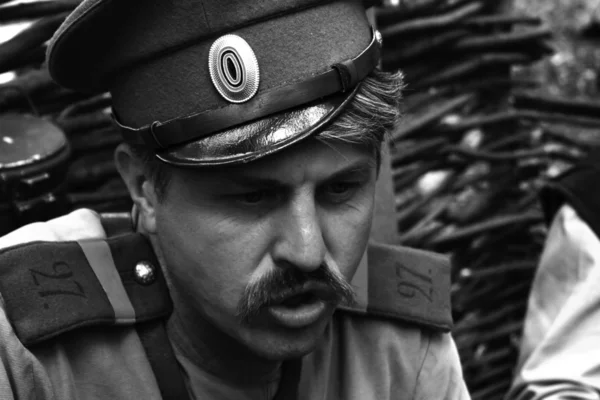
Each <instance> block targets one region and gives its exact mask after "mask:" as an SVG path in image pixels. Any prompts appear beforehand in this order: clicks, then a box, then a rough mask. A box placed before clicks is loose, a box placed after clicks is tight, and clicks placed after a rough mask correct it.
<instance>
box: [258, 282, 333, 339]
mask: <svg viewBox="0 0 600 400" xmlns="http://www.w3.org/2000/svg"><path fill="white" fill-rule="evenodd" d="M335 299H336V295H335V293H333V291H332V290H331V289H330V288H329V287H328V286H327V285H324V284H320V283H312V282H309V283H307V284H305V285H303V286H302V287H301V288H299V289H295V290H289V291H286V292H284V293H281V294H279V295H277V296H276V297H275V298H274V299H273V300H272V302H271V304H270V305H269V306H268V307H267V310H268V312H269V314H270V316H271V317H272V319H274V320H275V322H277V323H278V324H280V325H283V326H286V327H288V328H303V327H306V326H309V325H311V324H314V323H315V322H317V321H318V320H319V319H321V318H322V317H323V316H324V315H325V313H326V312H327V310H328V307H327V306H328V304H330V303H332V302H334V301H335Z"/></svg>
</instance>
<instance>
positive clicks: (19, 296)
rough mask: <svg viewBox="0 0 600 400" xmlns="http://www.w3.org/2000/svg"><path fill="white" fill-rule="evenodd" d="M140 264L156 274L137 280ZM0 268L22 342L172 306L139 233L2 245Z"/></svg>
mask: <svg viewBox="0 0 600 400" xmlns="http://www.w3.org/2000/svg"><path fill="white" fill-rule="evenodd" d="M140 263H143V265H144V266H146V270H147V271H148V270H151V273H152V274H154V275H153V276H150V279H146V280H145V281H142V280H140V279H137V278H136V276H137V275H136V273H135V269H136V266H138V264H140ZM0 266H1V268H0V293H1V294H2V298H3V300H4V306H5V309H6V313H7V315H8V318H9V319H10V321H11V323H12V324H13V327H14V330H15V333H16V334H17V336H18V337H19V339H20V340H21V342H22V343H23V344H25V345H26V346H31V345H34V344H37V343H40V342H42V341H45V340H48V339H51V338H53V337H56V336H58V335H60V334H62V333H63V332H67V331H71V330H74V329H77V328H79V327H85V326H94V325H132V324H134V323H137V322H143V321H149V320H153V319H162V318H165V317H167V316H168V315H170V313H171V311H172V303H171V299H170V296H169V293H168V290H167V286H166V283H165V280H164V278H163V276H162V273H161V270H160V267H159V266H158V262H157V260H156V258H155V255H154V252H153V250H152V247H151V246H150V244H149V242H148V241H147V239H146V238H145V237H143V236H142V235H140V234H127V235H121V236H118V237H116V238H112V239H107V240H84V241H79V242H32V243H26V244H22V245H18V246H14V247H9V248H6V249H2V250H0ZM146 277H147V278H148V276H146Z"/></svg>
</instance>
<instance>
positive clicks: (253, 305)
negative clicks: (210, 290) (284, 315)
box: [237, 264, 356, 323]
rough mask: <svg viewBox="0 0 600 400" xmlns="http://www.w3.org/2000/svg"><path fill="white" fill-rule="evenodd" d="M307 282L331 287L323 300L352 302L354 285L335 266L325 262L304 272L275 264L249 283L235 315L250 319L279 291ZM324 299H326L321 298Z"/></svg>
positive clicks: (275, 296) (280, 292)
mask: <svg viewBox="0 0 600 400" xmlns="http://www.w3.org/2000/svg"><path fill="white" fill-rule="evenodd" d="M308 282H315V283H320V284H324V285H326V286H327V287H328V288H329V290H330V291H331V296H328V298H327V299H326V301H328V302H330V303H333V304H336V305H337V304H346V305H349V306H350V305H352V304H355V302H356V300H355V293H354V288H353V287H352V285H350V283H348V282H347V281H346V280H345V279H344V277H343V276H342V275H341V274H340V273H339V272H337V271H336V270H333V269H331V268H330V267H329V266H327V264H323V265H321V267H319V268H318V269H316V270H314V271H310V272H304V271H302V270H300V269H299V268H295V267H289V268H275V269H273V270H271V271H270V272H269V273H268V274H267V275H265V277H264V278H262V279H261V280H259V281H258V282H255V283H251V284H249V285H248V286H247V287H246V288H245V289H244V292H243V294H242V297H241V298H240V301H239V302H238V307H237V317H238V318H239V319H240V320H241V321H242V322H245V323H249V322H250V321H251V320H252V318H253V317H255V316H256V315H257V314H258V313H259V312H260V310H261V309H262V308H264V307H268V306H269V305H271V304H273V303H274V302H275V301H277V299H278V298H279V299H281V294H282V293H285V292H289V291H290V290H294V289H300V288H301V287H302V286H303V285H304V284H306V283H308ZM323 300H325V299H323Z"/></svg>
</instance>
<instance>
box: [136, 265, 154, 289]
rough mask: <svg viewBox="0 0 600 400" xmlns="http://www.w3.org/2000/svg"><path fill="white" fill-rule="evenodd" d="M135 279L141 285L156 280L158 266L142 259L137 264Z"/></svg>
mask: <svg viewBox="0 0 600 400" xmlns="http://www.w3.org/2000/svg"><path fill="white" fill-rule="evenodd" d="M134 272H135V274H134V277H135V281H136V282H137V283H139V284H141V285H150V284H151V283H153V282H154V281H155V280H156V267H154V265H152V264H150V263H149V262H148V261H140V262H138V263H137V264H136V265H135V271H134Z"/></svg>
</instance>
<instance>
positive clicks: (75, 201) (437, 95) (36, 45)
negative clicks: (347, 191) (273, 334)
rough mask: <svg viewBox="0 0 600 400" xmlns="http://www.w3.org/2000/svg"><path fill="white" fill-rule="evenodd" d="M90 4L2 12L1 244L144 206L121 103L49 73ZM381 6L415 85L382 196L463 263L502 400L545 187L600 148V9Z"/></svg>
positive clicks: (470, 366)
mask: <svg viewBox="0 0 600 400" xmlns="http://www.w3.org/2000/svg"><path fill="white" fill-rule="evenodd" d="M77 4H78V1H77V0H47V1H28V2H15V1H8V2H7V1H6V0H0V234H3V233H6V232H8V231H10V230H13V229H15V228H17V227H18V226H21V225H23V224H25V223H28V222H32V221H43V220H47V219H49V218H52V217H54V216H56V215H59V214H62V213H65V212H68V211H70V210H73V209H76V208H80V207H88V208H92V209H94V210H97V211H99V212H128V211H129V210H130V209H131V203H130V200H129V197H128V194H127V192H126V190H125V187H124V185H123V184H122V182H121V181H120V178H119V177H118V176H117V173H116V170H115V167H114V165H113V161H112V152H113V149H114V147H115V146H116V145H117V144H118V143H119V142H120V134H119V132H118V130H116V129H115V127H113V125H112V123H111V117H110V97H109V96H108V95H107V94H102V93H100V94H86V93H76V92H72V91H69V90H65V89H62V88H60V87H58V86H57V85H56V84H54V83H53V82H52V80H51V79H50V78H49V76H48V73H47V72H46V70H45V67H44V65H43V60H44V53H45V46H46V43H47V40H48V39H49V38H50V36H51V35H52V33H53V32H54V31H55V30H56V29H57V28H58V26H59V25H60V23H61V22H62V20H64V18H65V16H66V15H67V13H68V12H69V11H70V10H72V9H73V8H74V7H75V6H76V5H77ZM370 4H375V6H374V7H373V8H372V9H371V11H370V12H371V13H372V16H373V19H374V20H375V21H376V24H377V26H378V29H379V30H380V31H381V33H382V35H383V38H384V52H383V60H382V68H383V69H385V70H389V71H395V70H398V69H401V70H402V71H403V72H404V74H405V79H406V83H407V87H406V91H405V103H404V114H405V117H404V118H403V120H402V121H401V122H400V123H399V124H398V126H397V127H396V128H395V130H394V131H393V132H392V133H391V137H390V140H389V148H390V150H389V162H388V165H387V166H386V167H387V170H388V172H389V173H388V176H387V178H386V179H387V182H385V185H386V186H387V190H383V191H382V194H381V196H389V200H390V201H389V204H390V205H389V207H387V206H386V207H384V208H385V209H384V210H383V213H387V215H386V219H387V220H388V221H391V222H392V227H393V233H392V234H391V235H388V237H387V239H388V241H389V242H394V243H398V244H403V245H406V246H412V247H418V248H424V249H430V250H434V251H438V252H442V253H446V254H448V255H450V256H451V257H452V258H453V261H454V268H453V272H452V279H453V288H452V289H453V290H452V294H453V313H454V318H455V321H456V327H455V330H454V337H455V339H456V341H457V345H458V348H459V351H460V354H461V358H462V362H463V368H464V372H465V378H466V381H467V384H468V386H469V389H470V390H471V392H472V395H473V398H474V399H501V398H502V396H503V395H504V393H505V392H506V391H507V389H508V387H509V385H510V382H511V378H512V371H513V369H514V367H515V363H516V358H517V354H518V346H519V341H520V337H521V329H522V325H523V316H524V313H525V308H526V301H527V295H528V293H529V288H530V286H531V280H532V277H533V275H534V273H535V269H536V266H537V261H538V257H539V255H540V252H541V249H542V246H543V243H544V240H545V237H546V224H545V222H544V220H543V216H542V213H541V211H540V207H539V203H538V198H537V195H538V190H539V188H540V187H541V186H542V185H543V184H544V182H546V181H547V180H548V179H549V178H551V177H553V176H556V175H557V174H559V173H561V172H563V171H565V170H567V169H569V168H570V167H571V166H572V165H573V163H574V162H576V161H577V160H579V159H580V158H581V157H583V156H584V155H585V154H586V153H587V152H588V151H589V150H590V149H591V148H592V147H594V146H597V145H598V144H600V131H599V128H600V102H598V99H597V97H598V91H599V89H600V82H599V77H598V74H600V0H400V1H393V0H385V1H379V2H378V1H375V2H373V1H371V2H370ZM381 200H382V203H383V202H384V200H385V201H387V200H386V199H383V197H381Z"/></svg>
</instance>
